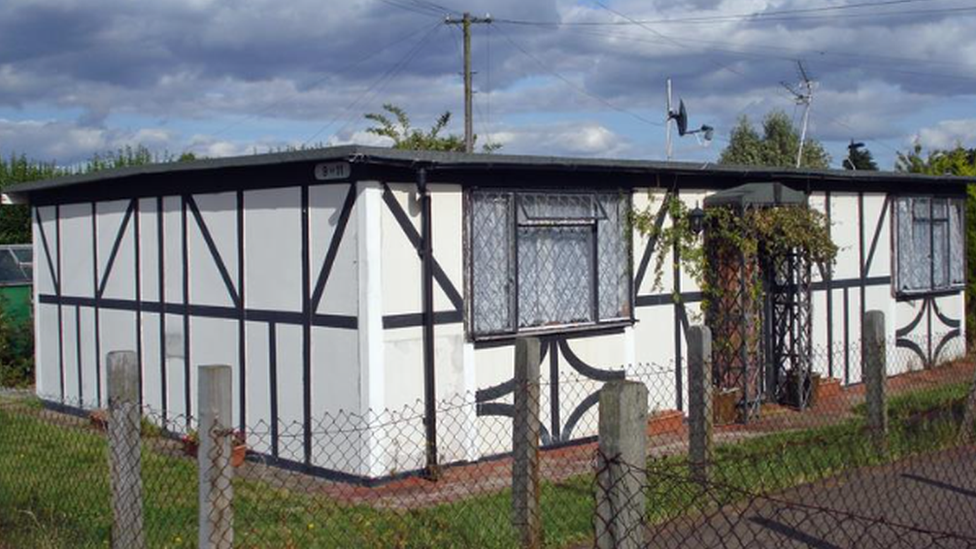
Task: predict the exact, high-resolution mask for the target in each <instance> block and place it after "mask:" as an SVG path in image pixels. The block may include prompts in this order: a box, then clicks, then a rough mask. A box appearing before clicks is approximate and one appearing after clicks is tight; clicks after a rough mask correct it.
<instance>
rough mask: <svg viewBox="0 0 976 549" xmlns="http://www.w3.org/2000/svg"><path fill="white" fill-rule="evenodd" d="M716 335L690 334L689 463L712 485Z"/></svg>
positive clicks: (696, 330) (702, 329) (703, 329)
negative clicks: (713, 366) (714, 342)
mask: <svg viewBox="0 0 976 549" xmlns="http://www.w3.org/2000/svg"><path fill="white" fill-rule="evenodd" d="M714 424H715V418H714V416H713V413H712V331H711V330H710V329H709V328H708V327H707V326H692V327H691V328H690V329H689V330H688V461H689V462H690V464H691V474H692V477H693V478H695V479H696V480H697V481H699V482H701V483H705V482H708V466H709V463H711V461H712V429H713V426H714Z"/></svg>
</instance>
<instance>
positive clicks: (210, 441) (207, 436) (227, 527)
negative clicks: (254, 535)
mask: <svg viewBox="0 0 976 549" xmlns="http://www.w3.org/2000/svg"><path fill="white" fill-rule="evenodd" d="M198 377H199V387H198V389H197V391H198V394H197V398H198V400H199V404H198V408H197V410H199V414H200V418H199V431H198V433H199V439H200V445H199V446H198V448H197V463H198V466H199V473H198V482H199V494H200V509H199V512H200V516H199V522H200V531H199V539H198V546H199V547H200V548H201V549H204V548H214V549H223V548H227V549H230V548H231V547H233V545H234V515H233V511H232V508H231V502H232V501H233V500H234V493H233V487H232V485H231V480H232V479H233V474H234V468H233V467H232V466H231V463H230V458H231V449H232V448H231V444H232V438H233V436H232V433H231V431H230V429H231V426H232V425H234V420H233V417H232V415H231V414H232V398H231V387H232V380H231V369H230V366H220V365H215V366H200V369H199V376H198Z"/></svg>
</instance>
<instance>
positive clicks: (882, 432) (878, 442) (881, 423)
mask: <svg viewBox="0 0 976 549" xmlns="http://www.w3.org/2000/svg"><path fill="white" fill-rule="evenodd" d="M863 334H864V335H863V337H862V338H861V344H862V345H863V346H864V347H863V353H864V354H863V356H864V389H865V400H866V407H867V423H868V431H869V433H870V436H871V440H872V441H873V443H874V445H875V447H876V448H877V449H878V451H881V452H884V451H886V449H887V445H888V407H887V403H886V395H885V385H886V384H887V378H888V374H887V370H886V364H887V360H886V345H885V317H884V313H883V312H881V311H868V312H867V313H866V314H865V315H864V326H863Z"/></svg>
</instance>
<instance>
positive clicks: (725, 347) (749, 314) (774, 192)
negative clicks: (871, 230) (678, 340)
mask: <svg viewBox="0 0 976 549" xmlns="http://www.w3.org/2000/svg"><path fill="white" fill-rule="evenodd" d="M807 207H808V205H807V199H806V196H805V195H804V194H803V193H802V192H799V191H796V190H793V189H790V188H789V187H786V186H784V185H782V184H780V183H750V184H746V185H742V186H739V187H735V188H732V189H728V190H725V191H721V192H718V193H716V194H713V195H711V196H709V197H707V198H706V199H705V208H706V211H708V210H712V211H713V212H714V209H716V208H725V209H726V210H727V213H728V215H731V216H735V217H739V218H743V217H745V216H747V215H748V214H749V213H750V211H752V210H756V209H767V208H807ZM719 217H720V216H715V215H711V216H710V218H712V220H713V221H712V223H713V224H714V223H715V221H714V220H715V219H717V218H719ZM704 245H705V254H706V256H707V258H708V259H707V262H708V264H709V265H711V266H712V268H710V269H708V271H707V272H706V273H705V276H706V277H707V278H708V284H707V286H708V287H709V288H710V295H709V296H708V299H707V305H706V307H705V315H706V323H707V324H708V325H709V327H710V328H711V330H712V338H713V349H712V368H713V380H714V383H715V385H716V386H717V388H718V389H719V395H720V398H723V399H733V400H734V401H735V403H736V404H735V405H736V409H737V419H738V420H740V421H743V422H745V421H749V420H750V419H751V418H753V417H754V416H755V415H757V414H758V412H759V407H760V404H761V403H762V402H763V401H770V402H789V403H791V404H793V405H795V406H797V407H798V408H801V409H803V408H805V407H806V406H807V404H808V401H809V395H810V387H811V369H810V364H811V338H812V331H811V326H812V325H811V318H812V307H811V299H810V295H811V294H810V283H811V271H812V269H811V263H812V262H811V260H810V256H809V254H808V253H806V252H805V251H803V250H800V249H791V250H788V251H785V252H784V251H782V250H770V249H768V248H767V247H766V246H764V245H763V243H761V242H760V244H759V246H758V249H757V250H753V251H750V252H749V253H747V252H746V251H745V250H743V249H742V247H741V245H740V244H739V243H737V242H736V241H735V240H734V239H731V238H728V237H727V236H723V233H722V232H721V231H714V230H711V231H710V230H709V229H708V228H706V230H705V244H704Z"/></svg>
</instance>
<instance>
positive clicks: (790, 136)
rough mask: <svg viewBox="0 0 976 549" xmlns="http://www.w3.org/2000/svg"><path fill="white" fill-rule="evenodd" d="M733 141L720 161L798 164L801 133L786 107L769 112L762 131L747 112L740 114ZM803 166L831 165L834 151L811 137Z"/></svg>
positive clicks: (779, 164) (756, 163)
mask: <svg viewBox="0 0 976 549" xmlns="http://www.w3.org/2000/svg"><path fill="white" fill-rule="evenodd" d="M729 137H730V139H729V144H728V146H727V147H725V150H723V151H722V154H721V156H720V157H719V163H720V164H739V165H748V166H780V167H794V166H796V151H797V150H798V149H799V147H800V135H799V132H797V131H796V128H794V127H793V123H792V122H791V121H790V118H789V116H787V115H786V113H785V112H783V111H773V112H771V113H769V114H767V115H766V117H765V118H764V119H763V123H762V135H760V134H759V132H758V131H756V129H755V128H753V126H752V123H751V122H749V119H748V118H747V117H746V116H742V117H741V118H739V121H738V123H737V124H736V126H735V127H734V128H732V133H731V135H730V136H729ZM800 166H801V167H803V168H828V167H829V166H830V155H828V154H827V151H825V150H824V148H823V146H822V145H821V144H820V142H818V141H817V140H816V139H810V138H809V137H808V138H807V139H806V141H805V142H804V144H803V157H802V159H801V163H800Z"/></svg>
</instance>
